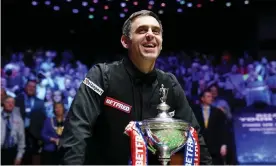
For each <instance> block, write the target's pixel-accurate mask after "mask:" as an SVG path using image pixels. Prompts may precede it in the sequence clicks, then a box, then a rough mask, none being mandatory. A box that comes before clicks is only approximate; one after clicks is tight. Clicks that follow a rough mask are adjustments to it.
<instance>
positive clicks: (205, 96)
mask: <svg viewBox="0 0 276 166" xmlns="http://www.w3.org/2000/svg"><path fill="white" fill-rule="evenodd" d="M199 97H200V101H201V103H202V104H206V105H211V104H212V102H213V96H212V93H211V92H210V91H208V90H205V91H203V92H202V93H201V94H200V96H199Z"/></svg>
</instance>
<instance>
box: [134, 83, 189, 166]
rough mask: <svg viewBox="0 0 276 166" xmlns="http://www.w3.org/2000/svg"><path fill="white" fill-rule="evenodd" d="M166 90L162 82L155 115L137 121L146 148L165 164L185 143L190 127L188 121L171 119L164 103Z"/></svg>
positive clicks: (167, 107) (167, 106)
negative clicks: (159, 101) (154, 116)
mask: <svg viewBox="0 0 276 166" xmlns="http://www.w3.org/2000/svg"><path fill="white" fill-rule="evenodd" d="M168 90H169V89H168V88H164V85H163V84H162V85H161V88H160V94H161V98H160V100H161V103H160V104H159V105H158V106H157V109H158V110H159V113H158V115H157V117H156V118H151V119H146V120H143V121H142V122H140V123H139V125H140V126H141V129H142V134H143V135H144V137H145V138H146V142H147V144H148V149H149V150H151V151H152V152H153V153H156V154H157V155H158V157H159V160H160V161H161V163H162V165H167V164H168V162H169V161H170V158H171V156H172V155H173V154H174V153H176V152H177V151H178V150H180V149H181V148H182V147H183V146H184V145H185V144H186V141H187V136H188V132H189V128H190V125H189V123H187V122H185V121H182V120H177V119H173V118H171V117H170V115H169V114H168V110H169V109H170V106H169V105H168V104H166V99H167V95H168Z"/></svg>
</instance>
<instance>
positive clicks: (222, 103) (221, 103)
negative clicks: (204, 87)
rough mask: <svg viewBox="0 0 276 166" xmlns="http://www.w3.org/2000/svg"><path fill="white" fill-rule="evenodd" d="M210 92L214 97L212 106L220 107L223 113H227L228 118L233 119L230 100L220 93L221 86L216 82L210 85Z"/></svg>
mask: <svg viewBox="0 0 276 166" xmlns="http://www.w3.org/2000/svg"><path fill="white" fill-rule="evenodd" d="M209 89H210V92H211V94H212V97H213V102H212V106H214V107H217V108H218V109H220V110H221V111H223V113H224V114H225V115H226V117H227V119H229V120H230V119H232V113H231V108H230V106H229V104H228V102H227V101H226V100H224V99H222V98H221V96H220V95H219V88H218V86H217V85H216V84H213V85H211V86H210V87H209Z"/></svg>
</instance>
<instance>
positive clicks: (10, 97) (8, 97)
mask: <svg viewBox="0 0 276 166" xmlns="http://www.w3.org/2000/svg"><path fill="white" fill-rule="evenodd" d="M8 99H13V100H14V101H15V99H14V97H12V96H9V95H7V96H5V97H4V99H3V103H4V102H5V101H7V100H8Z"/></svg>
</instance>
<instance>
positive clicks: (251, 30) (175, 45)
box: [2, 0, 276, 59]
mask: <svg viewBox="0 0 276 166" xmlns="http://www.w3.org/2000/svg"><path fill="white" fill-rule="evenodd" d="M2 2H3V3H2V50H3V51H4V52H3V51H2V55H4V56H8V54H5V53H8V52H9V50H11V49H13V50H23V49H26V48H41V46H43V47H44V48H47V49H57V50H63V49H71V50H73V51H74V52H75V53H76V54H77V56H78V57H79V59H86V58H87V57H91V56H95V55H97V56H98V55H109V56H113V55H115V54H117V53H124V52H125V50H124V49H123V48H122V46H121V43H120V36H121V27H122V24H123V21H124V20H125V19H126V18H124V19H122V18H120V17H119V11H120V10H121V9H120V5H119V3H120V2H121V1H113V2H109V3H110V4H111V5H110V6H111V8H112V9H110V10H108V13H107V14H109V19H108V20H107V21H104V20H102V15H103V14H104V11H103V10H101V9H96V11H97V12H96V14H95V19H93V20H89V19H87V16H88V11H85V10H83V11H81V12H80V13H78V14H73V13H72V12H71V10H72V6H75V7H79V6H81V1H74V0H73V1H72V3H71V4H70V5H71V6H70V5H68V3H66V2H64V1H60V2H59V5H60V6H61V9H62V10H60V11H58V12H55V11H53V10H52V9H51V8H49V7H47V6H45V5H43V1H41V3H42V5H38V6H36V7H34V6H32V5H31V1H30V0H3V1H2ZM52 2H55V3H56V4H57V3H58V1H57V0H52ZM101 2H103V1H101ZM141 2H143V1H141ZM155 2H158V1H156V0H155ZM204 2H206V1H203V7H202V8H196V7H193V8H187V7H184V8H183V11H184V12H183V13H181V14H179V13H177V12H176V6H175V5H176V3H175V1H167V6H166V8H165V13H164V14H163V15H160V18H161V20H162V22H163V26H164V46H163V51H164V52H166V51H177V50H198V51H200V52H205V53H214V54H220V53H221V51H223V50H225V49H228V50H231V51H232V52H234V54H235V56H240V55H242V54H243V51H244V50H247V51H249V52H250V53H251V55H252V56H255V57H257V56H258V54H259V52H260V51H263V50H271V49H274V50H275V48H276V47H275V46H276V44H275V43H276V42H275V39H276V19H275V18H276V14H275V13H276V1H274V0H269V1H267V0H251V1H250V4H249V5H244V4H243V3H244V1H243V0H231V2H232V4H233V5H232V6H231V7H230V8H227V7H226V6H225V1H224V0H219V1H215V2H214V3H210V2H208V1H207V2H208V3H207V2H206V3H204ZM100 5H104V4H101V3H100V4H98V6H100ZM113 6H114V7H113ZM99 8H100V7H99ZM144 8H146V5H144V6H143V4H141V3H140V4H139V7H137V8H129V12H128V13H127V14H126V16H129V14H130V13H132V12H134V11H137V10H139V9H144ZM159 8H160V7H159ZM157 9H158V8H154V9H153V11H155V12H157ZM273 27H275V28H273ZM3 53H4V54H3Z"/></svg>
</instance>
